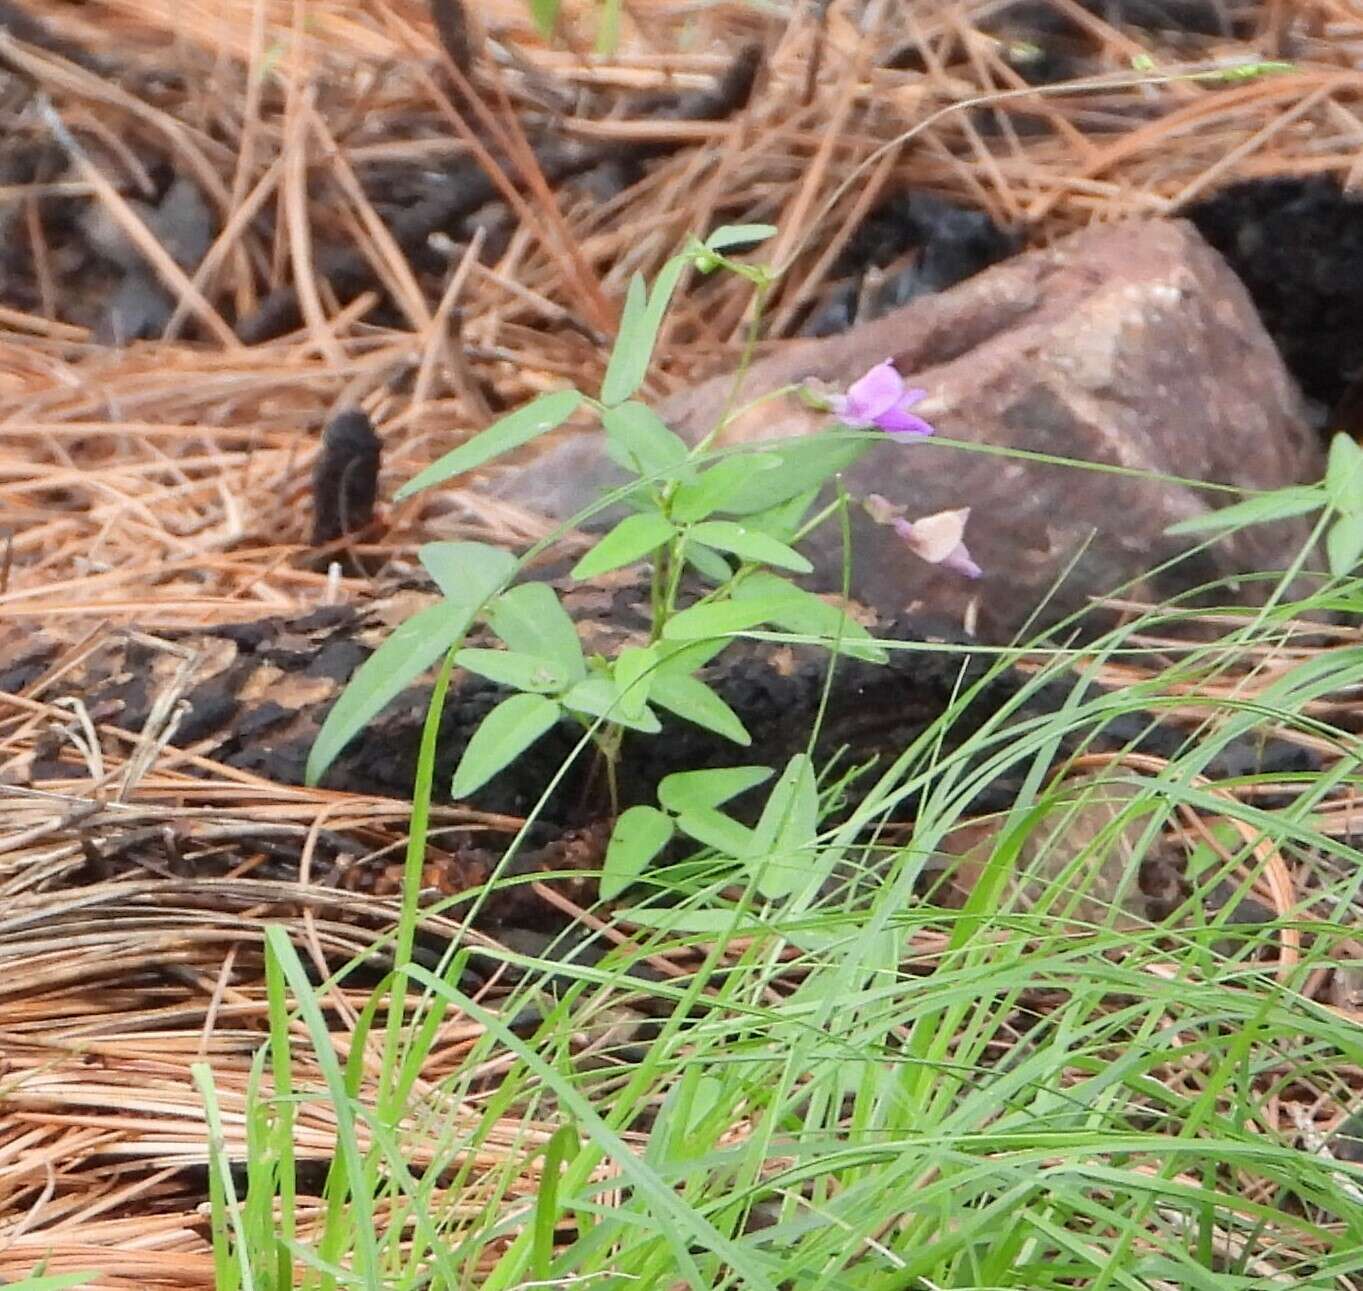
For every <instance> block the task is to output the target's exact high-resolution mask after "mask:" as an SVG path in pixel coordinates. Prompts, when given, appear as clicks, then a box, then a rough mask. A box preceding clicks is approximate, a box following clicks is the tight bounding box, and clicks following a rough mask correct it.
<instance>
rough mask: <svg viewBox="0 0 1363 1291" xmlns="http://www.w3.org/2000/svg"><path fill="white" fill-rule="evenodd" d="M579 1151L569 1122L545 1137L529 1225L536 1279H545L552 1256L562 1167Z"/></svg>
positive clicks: (574, 1131) (547, 1276)
mask: <svg viewBox="0 0 1363 1291" xmlns="http://www.w3.org/2000/svg"><path fill="white" fill-rule="evenodd" d="M580 1150H581V1144H580V1143H579V1141H578V1137H577V1128H576V1126H574V1125H573V1124H572V1122H571V1121H570V1122H569V1123H568V1124H567V1125H560V1126H559V1127H558V1129H556V1130H555V1131H554V1133H553V1134H552V1135H551V1136H550V1138H549V1145H548V1147H546V1148H545V1150H544V1165H543V1167H542V1168H541V1170H540V1177H539V1190H538V1192H537V1193H536V1196H535V1218H534V1222H533V1224H532V1225H531V1232H532V1234H533V1241H532V1244H531V1251H530V1268H531V1270H532V1276H533V1277H534V1278H535V1279H536V1280H537V1281H541V1282H543V1281H547V1280H548V1278H549V1275H550V1272H551V1268H550V1266H551V1265H552V1263H553V1259H554V1229H555V1227H556V1226H557V1224H558V1221H559V1197H558V1185H559V1180H560V1175H561V1170H562V1167H563V1166H564V1165H565V1164H568V1163H570V1162H571V1161H572V1160H573V1158H574V1157H576V1156H577V1154H578V1152H579V1151H580Z"/></svg>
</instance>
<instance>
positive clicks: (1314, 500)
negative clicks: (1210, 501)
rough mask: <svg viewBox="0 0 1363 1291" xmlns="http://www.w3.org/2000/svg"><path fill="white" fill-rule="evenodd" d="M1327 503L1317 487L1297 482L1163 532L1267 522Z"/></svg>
mask: <svg viewBox="0 0 1363 1291" xmlns="http://www.w3.org/2000/svg"><path fill="white" fill-rule="evenodd" d="M1324 505H1325V495H1324V493H1323V492H1322V491H1321V490H1320V489H1319V488H1316V487H1314V486H1308V485H1295V486H1293V487H1292V488H1286V489H1276V490H1275V491H1274V492H1272V493H1261V494H1260V495H1259V496H1257V497H1252V498H1246V499H1245V500H1244V501H1243V502H1235V503H1232V504H1231V505H1230V506H1228V507H1221V508H1220V509H1219V510H1216V511H1210V512H1208V513H1207V514H1206V515H1200V516H1191V517H1189V518H1188V519H1187V520H1180V521H1179V522H1178V523H1177V524H1171V525H1170V526H1169V527H1168V528H1167V529H1166V530H1165V531H1164V532H1165V533H1167V534H1169V535H1170V536H1171V537H1181V536H1183V535H1185V534H1192V533H1214V532H1215V531H1216V530H1218V529H1238V528H1240V527H1241V526H1243V525H1250V524H1264V523H1265V522H1267V521H1270V520H1287V519H1290V518H1291V517H1292V516H1299V515H1305V514H1306V512H1308V511H1318V510H1320V508H1321V507H1323V506H1324Z"/></svg>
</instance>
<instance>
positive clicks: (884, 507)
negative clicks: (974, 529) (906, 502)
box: [864, 493, 983, 578]
mask: <svg viewBox="0 0 1363 1291" xmlns="http://www.w3.org/2000/svg"><path fill="white" fill-rule="evenodd" d="M864 505H865V507H866V512H867V514H868V515H869V516H870V517H871V519H872V520H874V521H875V522H876V523H877V524H887V525H889V526H890V528H892V529H893V530H894V531H895V533H897V534H898V535H899V537H900V538H902V539H903V540H904V545H905V546H906V547H908V549H909V550H910V551H911V552H913V554H914V555H915V556H917V557H918V558H919V560H925V561H927V562H928V564H929V565H941V567H942V568H943V569H949V570H951V571H952V573H954V574H960V575H961V576H962V577H964V578H979V576H980V574H981V573H982V572H983V571H982V570H981V569H980V567H979V566H978V565H977V564H976V563H975V562H974V561H973V560H972V559H971V557H970V552H969V550H968V549H967V548H966V545H965V542H964V537H965V524H966V521H967V520H969V519H970V508H969V507H961V508H960V509H959V510H956V511H938V512H936V513H935V514H933V515H930V516H924V517H923V518H922V519H921V520H907V519H905V518H904V515H903V510H904V509H903V507H896V506H894V505H893V504H892V503H890V502H887V501H886V500H885V499H884V498H883V497H881V496H880V494H879V493H872V494H871V495H870V496H869V497H868V498H867V499H866V502H865V504H864Z"/></svg>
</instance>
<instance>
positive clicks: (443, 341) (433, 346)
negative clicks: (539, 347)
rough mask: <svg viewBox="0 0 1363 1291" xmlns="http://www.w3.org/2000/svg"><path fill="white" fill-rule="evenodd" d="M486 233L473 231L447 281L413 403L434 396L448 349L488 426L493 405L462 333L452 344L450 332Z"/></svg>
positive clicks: (459, 381)
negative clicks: (476, 376) (472, 368)
mask: <svg viewBox="0 0 1363 1291" xmlns="http://www.w3.org/2000/svg"><path fill="white" fill-rule="evenodd" d="M486 237H487V230H486V229H479V230H478V231H477V232H476V233H475V234H474V235H473V237H472V238H471V239H470V241H469V244H468V246H467V247H466V248H465V249H464V254H463V255H462V256H460V257H459V263H458V265H457V266H456V267H455V270H454V272H453V273H452V274H450V280H449V282H447V283H446V284H445V290H444V291H443V292H442V293H441V296H440V302H439V304H438V305H437V306H436V310H435V315H434V317H433V318H432V320H431V324H430V326H429V327H428V328H427V334H426V338H425V340H424V341H423V343H422V346H421V366H420V367H419V368H417V374H416V381H415V382H414V383H413V386H412V407H413V408H414V409H419V408H421V407H423V406H424V405H425V404H426V402H427V401H428V400H429V399H430V397H431V384H432V382H433V380H434V378H435V365H436V363H437V362H439V359H440V355H441V354H442V353H446V352H448V353H449V354H450V356H451V364H452V367H453V369H454V374H455V384H456V385H457V386H458V387H459V394H460V396H461V397H462V398H463V400H464V402H465V404H467V405H468V406H469V410H470V411H471V412H473V413H474V415H475V416H476V417H477V418H478V419H479V420H481V421H482V423H483V425H485V426H486V425H487V424H489V423H490V422H491V421H492V420H493V414H492V409H491V408H489V407H488V405H487V400H486V399H484V398H483V394H482V391H481V390H480V389H479V388H478V382H477V381H476V380H475V379H474V377H473V374H472V372H470V371H469V366H468V360H467V359H466V358H465V357H464V353H463V346H462V336H456V337H454V338H453V340H454V343H453V345H451V344H450V337H449V334H448V333H449V323H450V315H451V313H452V312H453V310H454V303H455V301H456V300H458V299H459V293H460V292H461V291H463V290H464V284H465V283H466V282H467V281H468V279H469V274H470V273H471V271H472V269H473V266H474V264H475V263H476V262H477V260H478V256H479V253H480V252H481V251H482V249H483V243H484V241H485V240H486Z"/></svg>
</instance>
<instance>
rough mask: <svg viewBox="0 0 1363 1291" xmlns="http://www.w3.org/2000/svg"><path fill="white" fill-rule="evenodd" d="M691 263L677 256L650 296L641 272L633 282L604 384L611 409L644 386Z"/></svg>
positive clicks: (603, 399) (664, 269)
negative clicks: (660, 334) (669, 310)
mask: <svg viewBox="0 0 1363 1291" xmlns="http://www.w3.org/2000/svg"><path fill="white" fill-rule="evenodd" d="M689 264H690V260H689V258H688V257H686V256H673V257H672V259H670V260H669V261H668V262H667V263H666V264H665V265H663V267H662V268H661V269H660V270H659V271H658V276H657V278H656V279H654V282H653V290H652V291H650V292H648V293H647V294H645V291H644V280H643V279H642V278H641V277H640V276H639V275H638V274H637V273H636V274H635V275H634V277H633V278H632V279H630V284H629V290H628V292H627V293H626V295H625V308H624V311H623V313H622V314H621V317H620V331H619V332H618V333H617V334H616V337H615V348H614V349H613V350H612V351H611V356H610V361H609V362H608V363H607V364H606V376H605V379H604V380H603V381H602V382H601V402H602V403H604V404H605V405H606V406H607V407H613V406H614V405H616V404H620V403H623V402H624V401H625V400H626V399H628V398H629V397H630V396H631V395H632V394H633V393H634V392H635V391H636V390H637V389H638V388H639V387H640V386H641V385H643V382H644V377H645V375H646V374H647V373H648V365H649V362H650V360H651V359H652V358H653V347H654V345H655V344H656V343H657V340H658V331H659V329H660V328H661V327H662V325H663V315H665V314H666V313H667V306H668V304H669V303H670V302H671V300H672V293H673V292H674V291H675V290H676V288H677V283H678V282H680V281H681V276H682V274H683V273H685V272H686V269H687V266H688V265H689Z"/></svg>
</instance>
